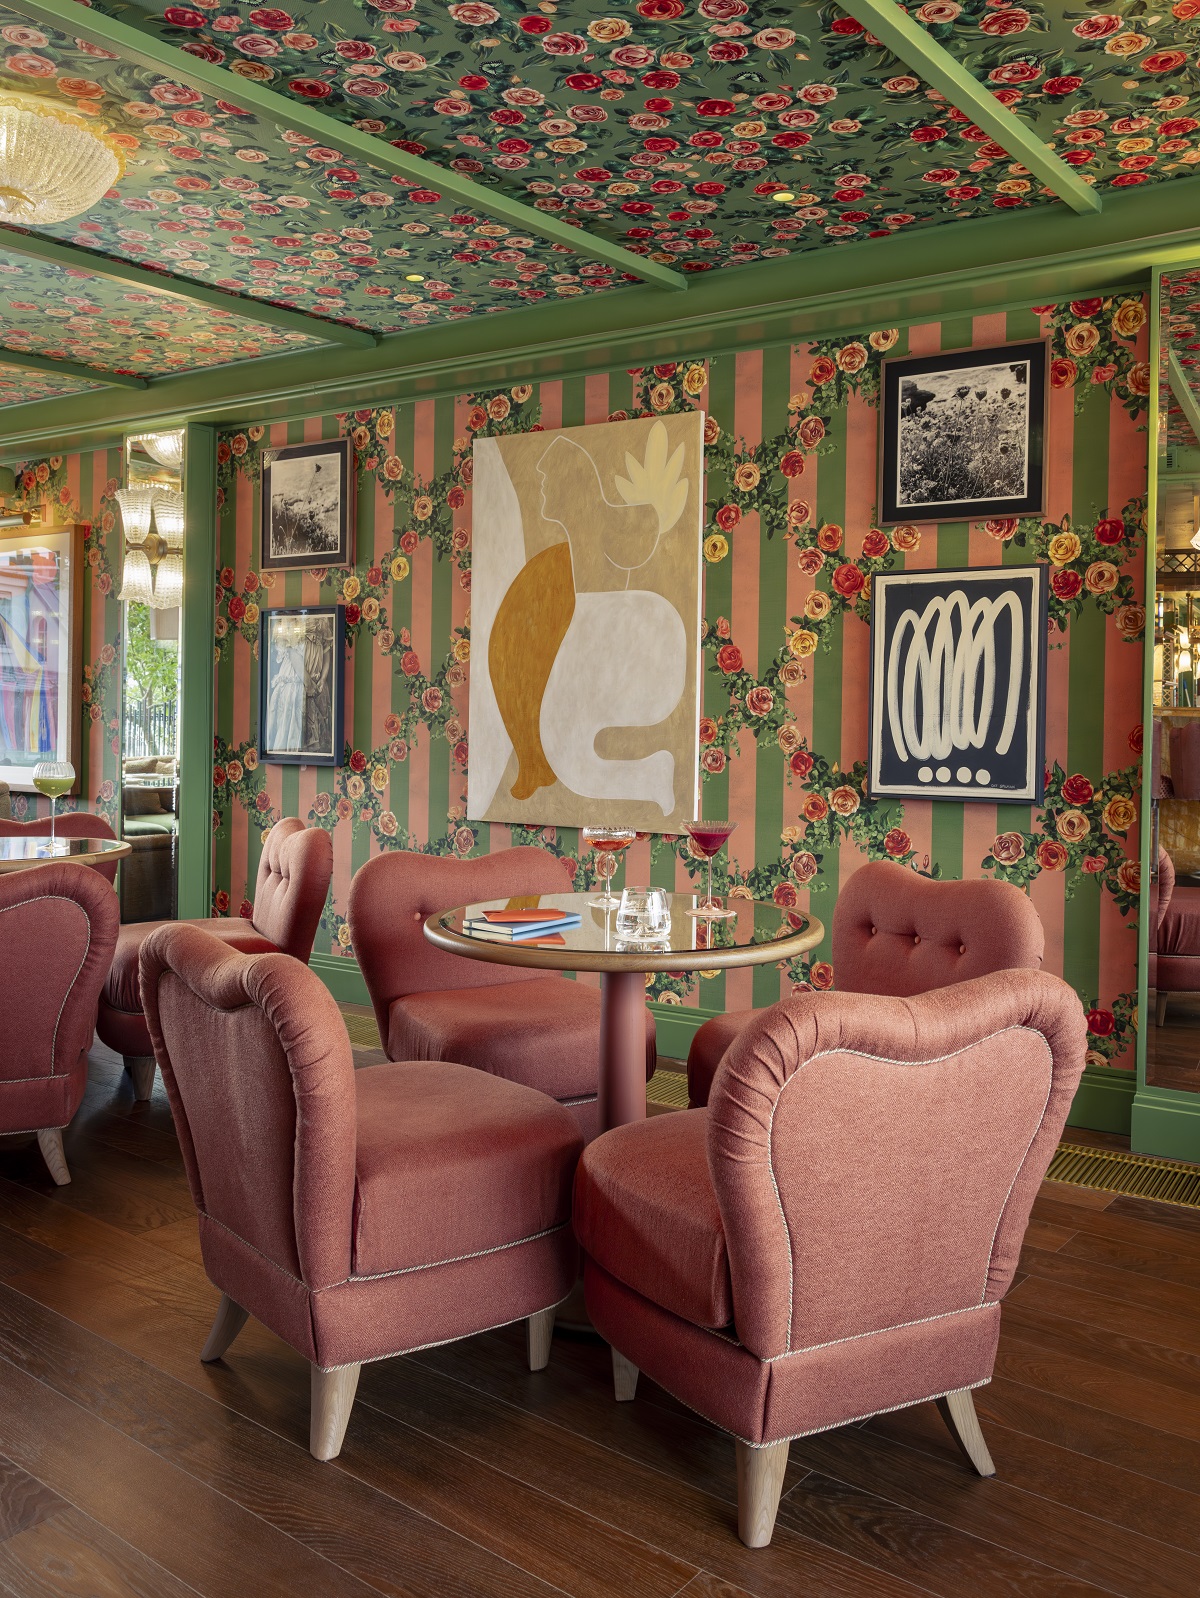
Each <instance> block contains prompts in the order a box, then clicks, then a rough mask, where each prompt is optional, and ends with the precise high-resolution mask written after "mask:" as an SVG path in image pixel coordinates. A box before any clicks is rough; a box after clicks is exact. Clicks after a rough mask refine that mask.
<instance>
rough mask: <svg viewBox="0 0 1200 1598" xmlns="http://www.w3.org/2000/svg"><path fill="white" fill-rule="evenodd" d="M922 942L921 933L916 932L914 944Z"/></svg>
mask: <svg viewBox="0 0 1200 1598" xmlns="http://www.w3.org/2000/svg"><path fill="white" fill-rule="evenodd" d="M920 941H921V934H920V933H919V932H914V933H913V942H914V943H920Z"/></svg>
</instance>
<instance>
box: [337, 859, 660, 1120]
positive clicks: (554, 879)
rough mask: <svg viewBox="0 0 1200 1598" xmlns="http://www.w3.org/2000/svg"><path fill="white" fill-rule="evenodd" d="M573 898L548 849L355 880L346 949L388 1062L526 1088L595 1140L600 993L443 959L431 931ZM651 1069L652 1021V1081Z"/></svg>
mask: <svg viewBox="0 0 1200 1598" xmlns="http://www.w3.org/2000/svg"><path fill="white" fill-rule="evenodd" d="M569 890H570V883H569V881H568V879H567V877H566V875H565V873H564V872H563V868H562V865H561V864H560V863H559V861H558V860H556V859H555V857H554V856H553V855H552V854H550V853H548V852H547V851H546V850H545V849H535V848H518V849H504V850H501V851H500V852H498V853H497V854H492V855H484V856H482V857H481V858H479V859H476V860H454V859H447V858H442V857H439V856H434V855H423V854H410V853H407V852H405V851H396V852H394V853H391V852H389V853H388V854H382V855H378V856H377V857H376V858H375V859H374V860H369V861H368V862H367V863H366V865H364V866H362V867H361V868H360V869H359V870H358V871H357V872H356V873H355V877H354V881H353V882H352V883H351V885H350V906H349V919H350V941H351V944H352V945H353V948H354V953H355V954H356V956H357V957H358V963H359V966H360V967H361V969H362V974H363V977H364V978H365V980H366V984H367V989H368V991H369V993H370V995H371V1003H372V1004H373V1005H374V1007H375V1018H376V1020H377V1021H378V1023H379V1036H380V1038H381V1040H382V1042H383V1046H384V1048H385V1050H386V1051H387V1056H388V1059H389V1060H457V1061H458V1062H459V1063H460V1064H462V1065H471V1066H475V1067H476V1068H477V1069H479V1070H481V1071H488V1072H490V1073H491V1074H492V1075H493V1076H502V1077H507V1078H508V1079H509V1080H510V1081H512V1082H523V1083H525V1084H526V1085H527V1086H528V1087H535V1088H538V1089H539V1090H540V1091H541V1092H543V1093H548V1094H549V1095H550V1097H551V1098H553V1099H557V1100H558V1101H559V1103H560V1104H565V1105H567V1106H568V1108H569V1109H570V1110H572V1111H573V1113H574V1115H575V1118H576V1120H577V1121H578V1122H579V1124H580V1127H581V1128H582V1130H583V1133H584V1136H585V1137H594V1136H595V1134H596V1130H597V1126H598V1111H597V1106H596V1091H597V1076H598V1072H599V1061H600V995H599V992H598V991H597V990H596V989H595V988H590V987H585V986H584V985H583V984H582V983H579V982H573V981H571V979H570V978H569V977H564V976H560V975H559V974H558V973H551V972H545V971H527V970H522V969H520V968H519V967H515V966H501V965H489V964H486V963H484V962H482V961H476V960H463V959H460V958H459V957H458V956H457V955H454V954H447V953H446V952H445V951H444V950H442V949H437V948H435V947H434V946H433V944H431V943H430V942H429V940H428V939H427V938H426V937H425V934H424V930H423V928H424V923H425V918H426V917H427V916H429V915H432V914H433V913H434V911H436V910H451V909H453V908H454V907H455V906H456V905H460V904H478V903H480V902H481V901H483V900H486V899H506V898H509V897H512V896H515V895H518V894H537V893H565V892H568V891H569ZM655 1058H656V1057H655V1047H654V1022H653V1020H652V1019H650V1017H649V1016H647V1020H646V1076H647V1078H649V1077H651V1076H652V1075H653V1074H654V1066H655Z"/></svg>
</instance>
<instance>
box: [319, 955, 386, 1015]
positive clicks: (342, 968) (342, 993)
mask: <svg viewBox="0 0 1200 1598" xmlns="http://www.w3.org/2000/svg"><path fill="white" fill-rule="evenodd" d="M308 964H309V969H310V970H312V971H315V972H316V973H317V975H318V976H319V977H320V979H321V981H322V982H323V983H324V984H325V986H326V987H327V988H328V989H329V991H330V993H332V994H333V996H334V998H335V999H336V1000H337V1002H338V1003H339V1004H370V1002H371V995H370V994H369V993H368V992H367V984H366V983H365V982H364V981H363V974H362V972H361V971H360V970H359V969H358V961H357V960H355V959H353V958H352V957H351V956H350V955H348V954H342V955H337V954H314V955H313V956H312V957H311V958H310V960H309V962H308Z"/></svg>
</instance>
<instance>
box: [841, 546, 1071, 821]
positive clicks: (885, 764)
mask: <svg viewBox="0 0 1200 1598" xmlns="http://www.w3.org/2000/svg"><path fill="white" fill-rule="evenodd" d="M872 593H873V601H874V604H873V611H872V616H871V715H870V726H871V738H870V791H871V794H872V796H875V797H898V798H905V799H984V800H989V801H991V802H992V803H996V802H997V801H1012V802H1021V801H1037V800H1040V799H1041V797H1042V791H1043V786H1044V777H1045V764H1044V758H1045V757H1044V754H1043V744H1044V741H1045V705H1046V597H1047V584H1046V568H1045V566H1040V565H1039V566H1001V567H979V568H975V569H972V570H970V571H925V572H885V573H880V574H879V575H878V576H877V577H876V578H875V581H874V585H873V589H872Z"/></svg>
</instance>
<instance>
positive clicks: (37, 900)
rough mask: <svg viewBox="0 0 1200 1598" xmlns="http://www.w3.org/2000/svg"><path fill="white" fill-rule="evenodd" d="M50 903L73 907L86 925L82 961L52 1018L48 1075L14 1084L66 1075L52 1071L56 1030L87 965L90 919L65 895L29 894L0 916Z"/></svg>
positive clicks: (15, 1079) (8, 905)
mask: <svg viewBox="0 0 1200 1598" xmlns="http://www.w3.org/2000/svg"><path fill="white" fill-rule="evenodd" d="M52 901H56V902H58V903H59V904H69V905H73V906H74V908H75V909H76V910H78V911H79V913H80V914H81V915H82V916H83V919H84V921H85V922H86V923H87V941H86V942H85V944H84V946H83V959H82V960H80V962H79V964H78V966H77V967H76V968H75V975H74V976H73V977H72V978H71V980H70V982H68V983H67V991H66V992H65V993H64V994H63V999H62V1003H61V1004H60V1005H59V1007H58V1014H57V1015H56V1016H55V1018H54V1035H53V1037H52V1038H51V1039H50V1070H49V1072H48V1075H47V1076H46V1077H32V1076H21V1077H12V1078H10V1080H11V1081H14V1082H44V1081H46V1080H48V1077H55V1076H59V1075H65V1074H66V1073H60V1072H58V1071H56V1070H55V1069H54V1054H55V1050H56V1049H57V1048H58V1029H59V1027H60V1026H61V1024H62V1017H63V1011H64V1010H65V1009H66V1007H67V1000H68V999H69V998H70V997H71V993H72V990H73V989H74V987H75V984H76V983H77V982H78V981H79V973H80V972H81V971H82V970H83V968H84V966H85V965H86V964H87V957H88V955H89V954H90V953H91V948H92V918H91V916H90V915H88V913H87V911H86V910H85V909H84V908H83V906H82V905H81V904H80V902H79V900H78V899H72V898H70V897H69V896H68V895H67V894H65V893H37V894H31V895H30V897H29V898H28V899H19V900H18V901H17V902H16V904H6V905H5V906H4V909H3V911H0V914H3V915H7V914H8V912H9V911H10V910H23V909H24V908H25V906H26V905H30V904H49V903H51V902H52Z"/></svg>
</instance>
